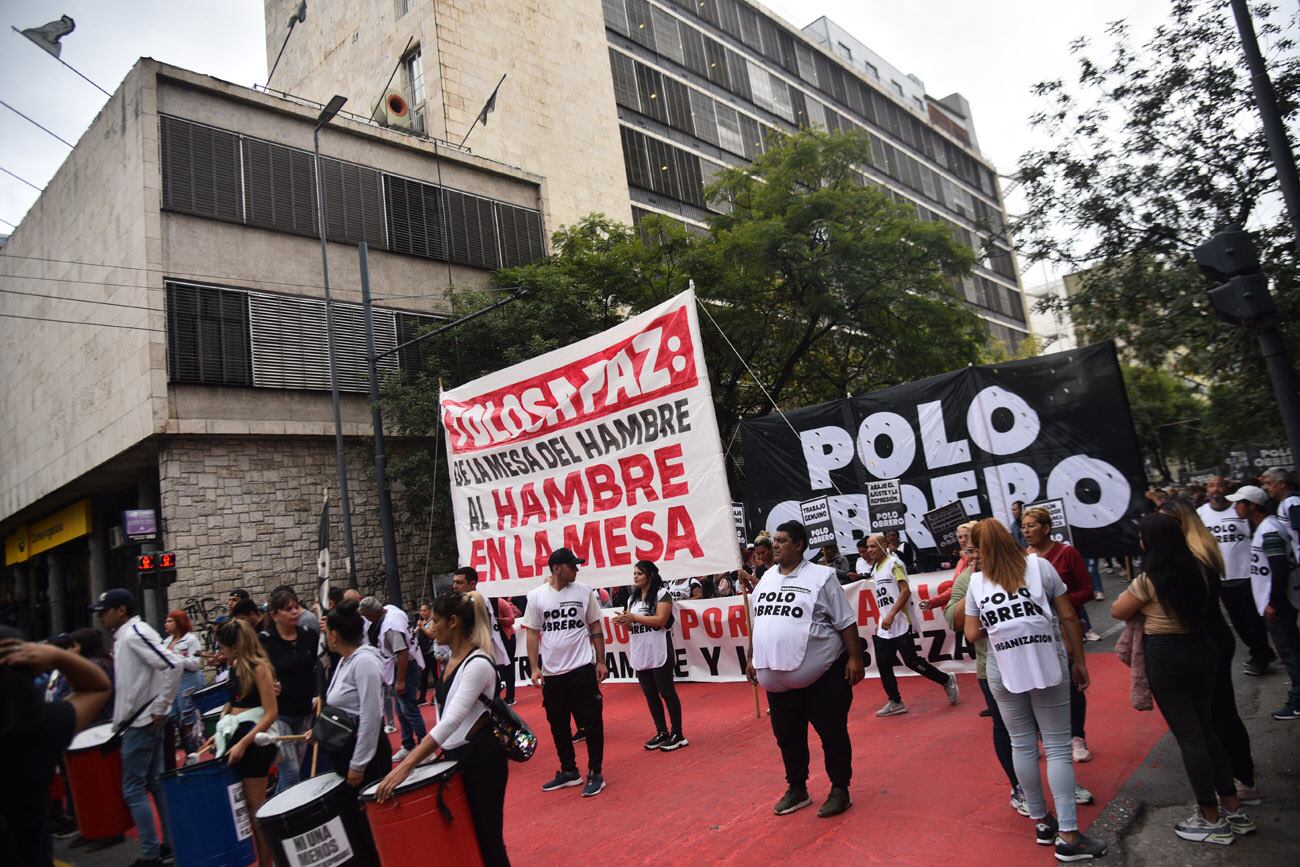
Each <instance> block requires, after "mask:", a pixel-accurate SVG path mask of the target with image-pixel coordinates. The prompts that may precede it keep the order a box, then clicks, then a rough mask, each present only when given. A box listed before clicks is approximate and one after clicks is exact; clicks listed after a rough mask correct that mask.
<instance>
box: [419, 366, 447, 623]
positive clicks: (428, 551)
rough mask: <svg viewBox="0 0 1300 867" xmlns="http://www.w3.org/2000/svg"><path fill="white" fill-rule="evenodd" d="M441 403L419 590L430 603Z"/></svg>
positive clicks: (440, 437)
mask: <svg viewBox="0 0 1300 867" xmlns="http://www.w3.org/2000/svg"><path fill="white" fill-rule="evenodd" d="M438 394H439V395H440V396H441V394H442V379H441V378H439V380H438ZM441 403H442V402H441V401H439V413H438V415H439V420H438V422H437V424H436V425H435V426H434V433H433V484H431V485H430V486H429V487H430V489H431V490H430V492H429V544H428V545H427V546H426V548H425V553H424V581H423V582H421V589H422V590H427V592H428V594H429V600H430V601H433V585H431V584H430V583H429V565H430V564H431V563H432V562H433V512H434V507H435V506H436V505H437V502H438V452H439V451H440V450H441V448H442V435H441V433H440V431H441V429H442V412H441Z"/></svg>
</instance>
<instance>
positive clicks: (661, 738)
mask: <svg viewBox="0 0 1300 867" xmlns="http://www.w3.org/2000/svg"><path fill="white" fill-rule="evenodd" d="M667 740H668V732H655V736H654V737H652V738H651V739H650V740H648V741H646V742H645V743H644V744H642V746H644V747H645V748H646V749H647V750H657V749H659V748H660V747H662V746H663V745H664V742H665V741H667Z"/></svg>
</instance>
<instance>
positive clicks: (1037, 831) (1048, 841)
mask: <svg viewBox="0 0 1300 867" xmlns="http://www.w3.org/2000/svg"><path fill="white" fill-rule="evenodd" d="M1058 830H1059V828H1058V827H1057V824H1056V817H1055V816H1053V815H1052V814H1051V813H1048V814H1047V815H1046V816H1044V817H1043V818H1041V819H1034V838H1035V840H1036V841H1037V843H1038V845H1039V846H1051V845H1052V844H1053V843H1055V842H1056V832H1057V831H1058Z"/></svg>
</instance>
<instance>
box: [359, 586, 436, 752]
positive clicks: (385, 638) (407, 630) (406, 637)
mask: <svg viewBox="0 0 1300 867" xmlns="http://www.w3.org/2000/svg"><path fill="white" fill-rule="evenodd" d="M357 610H359V611H360V612H361V616H362V617H364V618H365V619H366V620H368V621H369V622H370V624H371V626H372V627H373V626H375V625H378V627H379V629H378V637H377V638H376V640H375V647H376V648H378V650H379V653H380V655H381V656H382V657H383V659H384V683H386V684H388V685H389V686H390V687H391V688H392V690H393V702H394V704H396V705H397V721H398V723H399V725H400V726H401V729H402V748H401V749H400V750H398V751H397V752H396V753H395V754H394V755H393V758H394V759H396V760H397V761H401V760H402V759H404V758H406V756H407V754H408V753H409V752H410V751H411V750H413V749H415V745H416V744H417V743H418V742H419V741H420V739H421V738H423V737H424V736H425V734H427V733H428V729H427V728H426V727H425V724H424V717H422V716H420V708H419V705H417V704H416V703H415V699H416V696H417V694H418V692H419V689H420V672H421V671H422V670H423V669H424V655H423V654H421V653H420V648H419V645H418V644H416V643H415V637H414V635H413V634H412V632H411V618H410V615H408V614H407V613H406V612H405V611H403V610H402V609H401V608H399V607H398V606H396V605H383V604H381V603H380V601H379V600H378V599H376V598H375V597H374V596H367V597H366V598H365V599H362V600H361V603H360V604H359V605H358V606H357Z"/></svg>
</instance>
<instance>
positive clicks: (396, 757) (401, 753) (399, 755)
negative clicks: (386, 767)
mask: <svg viewBox="0 0 1300 867" xmlns="http://www.w3.org/2000/svg"><path fill="white" fill-rule="evenodd" d="M410 754H411V751H410V750H408V749H407V748H406V747H402V748H401V749H400V750H398V751H397V752H395V753H393V761H395V762H400V761H401V760H402V759H404V758H406V757H407V756H409V755H410Z"/></svg>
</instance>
